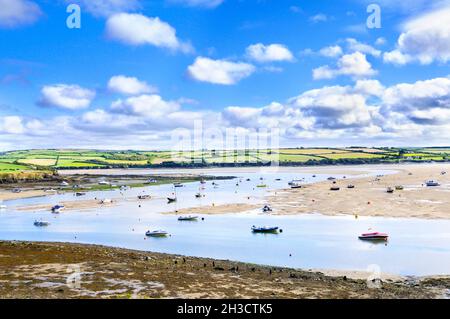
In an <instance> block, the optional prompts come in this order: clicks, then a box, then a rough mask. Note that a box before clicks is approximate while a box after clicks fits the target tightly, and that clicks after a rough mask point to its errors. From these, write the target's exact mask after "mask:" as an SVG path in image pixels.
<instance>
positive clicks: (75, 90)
mask: <svg viewBox="0 0 450 319" xmlns="http://www.w3.org/2000/svg"><path fill="white" fill-rule="evenodd" d="M94 97H95V91H92V90H89V89H85V88H82V87H80V86H78V85H68V84H55V85H46V86H44V87H43V88H42V90H41V99H40V101H39V104H40V105H43V106H55V107H59V108H62V109H68V110H77V109H84V108H87V107H88V106H89V105H90V104H91V101H92V100H93V99H94Z"/></svg>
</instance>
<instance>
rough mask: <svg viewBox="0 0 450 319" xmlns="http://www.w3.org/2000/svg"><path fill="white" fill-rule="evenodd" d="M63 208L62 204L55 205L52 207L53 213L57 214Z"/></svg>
mask: <svg viewBox="0 0 450 319" xmlns="http://www.w3.org/2000/svg"><path fill="white" fill-rule="evenodd" d="M63 209H64V205H55V206H53V207H52V213H53V214H59V213H60V212H61V211H62V210H63Z"/></svg>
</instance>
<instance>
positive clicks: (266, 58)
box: [246, 43, 294, 62]
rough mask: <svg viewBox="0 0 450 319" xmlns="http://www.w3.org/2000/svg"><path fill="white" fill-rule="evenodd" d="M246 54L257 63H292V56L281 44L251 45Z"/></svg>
mask: <svg viewBox="0 0 450 319" xmlns="http://www.w3.org/2000/svg"><path fill="white" fill-rule="evenodd" d="M246 54H247V56H248V57H249V58H251V59H253V60H255V61H257V62H276V61H292V60H293V59H294V56H293V55H292V53H291V51H289V49H288V48H287V47H286V46H284V45H282V44H276V43H275V44H269V45H264V44H262V43H257V44H252V45H250V46H248V47H247V49H246Z"/></svg>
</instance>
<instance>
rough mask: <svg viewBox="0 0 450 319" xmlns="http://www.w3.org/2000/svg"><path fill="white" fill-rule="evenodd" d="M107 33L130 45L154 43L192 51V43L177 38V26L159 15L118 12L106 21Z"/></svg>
mask: <svg viewBox="0 0 450 319" xmlns="http://www.w3.org/2000/svg"><path fill="white" fill-rule="evenodd" d="M106 34H107V36H108V37H109V38H110V39H113V40H116V41H119V42H122V43H124V44H128V45H134V46H139V45H153V46H156V47H161V48H166V49H170V50H173V51H182V52H185V53H186V52H191V51H192V46H191V45H189V44H188V43H184V42H182V41H180V40H179V39H178V38H177V35H176V30H175V28H173V27H172V26H171V25H170V24H168V23H167V22H164V21H161V20H160V19H159V18H158V17H156V18H151V17H147V16H144V15H142V14H130V13H118V14H115V15H112V16H111V17H109V18H108V20H107V21H106Z"/></svg>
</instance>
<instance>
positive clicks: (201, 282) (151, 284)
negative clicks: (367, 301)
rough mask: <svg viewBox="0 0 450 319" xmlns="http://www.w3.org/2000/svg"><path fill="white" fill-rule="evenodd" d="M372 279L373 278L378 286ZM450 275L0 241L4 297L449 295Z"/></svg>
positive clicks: (1, 295) (0, 288) (1, 292)
mask: <svg viewBox="0 0 450 319" xmlns="http://www.w3.org/2000/svg"><path fill="white" fill-rule="evenodd" d="M375 284H376V283H374V285H370V286H376V285H375ZM449 291H450V278H449V277H446V278H422V279H420V280H419V279H408V280H386V281H384V282H381V287H380V288H370V287H369V285H368V283H367V281H366V280H355V279H349V278H346V277H330V276H325V275H324V274H322V273H320V272H307V271H302V270H294V269H287V268H279V267H266V266H258V265H252V264H245V263H238V262H231V261H222V260H213V259H207V258H193V257H183V256H175V255H168V254H159V253H152V252H139V251H132V250H127V249H119V248H108V247H102V246H94V245H81V244H67V243H36V242H6V241H2V242H0V298H445V297H448V292H449Z"/></svg>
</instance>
